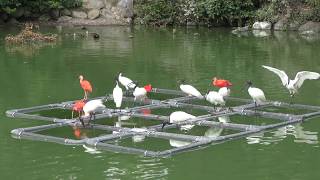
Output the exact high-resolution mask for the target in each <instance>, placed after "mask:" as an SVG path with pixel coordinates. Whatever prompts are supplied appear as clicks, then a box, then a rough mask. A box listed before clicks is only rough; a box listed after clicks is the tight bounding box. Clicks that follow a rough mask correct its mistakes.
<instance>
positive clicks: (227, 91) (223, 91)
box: [218, 87, 230, 97]
mask: <svg viewBox="0 0 320 180" xmlns="http://www.w3.org/2000/svg"><path fill="white" fill-rule="evenodd" d="M218 93H219V94H220V95H222V96H223V97H228V96H230V89H229V88H228V87H222V88H220V89H219V91H218Z"/></svg>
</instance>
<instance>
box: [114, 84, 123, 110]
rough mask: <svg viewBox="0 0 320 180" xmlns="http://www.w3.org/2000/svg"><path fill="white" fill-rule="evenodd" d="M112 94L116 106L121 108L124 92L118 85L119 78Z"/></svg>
mask: <svg viewBox="0 0 320 180" xmlns="http://www.w3.org/2000/svg"><path fill="white" fill-rule="evenodd" d="M112 96H113V101H114V103H115V104H116V107H117V108H120V107H121V104H122V97H123V92H122V89H121V88H120V87H119V85H118V80H116V86H115V87H114V88H113V92H112Z"/></svg>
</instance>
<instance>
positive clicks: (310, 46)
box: [0, 26, 320, 180]
mask: <svg viewBox="0 0 320 180" xmlns="http://www.w3.org/2000/svg"><path fill="white" fill-rule="evenodd" d="M88 30H89V32H98V33H99V34H100V35H101V38H100V39H99V40H94V39H93V38H90V37H89V38H83V37H79V36H76V37H75V38H74V37H73V35H72V34H73V33H74V32H76V33H83V34H84V32H85V31H83V30H81V29H80V28H61V27H58V28H55V27H51V28H45V27H43V28H41V31H42V32H53V33H58V35H59V40H58V41H57V42H56V43H55V44H46V45H44V44H34V45H32V46H30V45H23V46H12V45H7V44H5V43H4V41H3V39H4V37H5V35H6V34H8V33H16V32H17V31H18V29H16V28H14V27H6V26H2V27H0V39H2V41H0V82H1V84H2V88H1V89H0V94H1V98H0V112H2V115H1V122H0V137H1V140H0V153H1V155H0V177H1V179H196V178H202V179H213V178H214V179H272V180H276V179H279V180H283V179H308V180H311V179H319V177H320V173H319V171H318V167H319V166H320V161H319V160H320V159H319V157H320V156H319V155H320V154H319V142H318V132H319V129H320V128H319V127H320V121H319V120H320V118H314V119H312V120H311V121H308V122H305V123H303V124H297V125H291V126H287V127H283V128H280V129H277V130H274V131H271V132H265V133H261V134H256V135H253V136H250V137H247V138H242V139H239V140H235V141H230V142H226V143H223V144H218V145H216V146H209V147H207V148H205V149H202V150H197V151H191V152H186V153H182V154H178V155H175V156H173V157H169V158H145V157H141V156H137V155H128V154H122V153H113V152H101V153H94V154H92V153H89V152H88V150H86V149H85V148H83V147H82V146H64V145H59V144H54V143H46V142H37V141H30V140H17V139H14V138H12V137H11V135H10V130H12V129H15V128H20V127H29V126H35V125H42V124H45V123H44V122H39V121H30V120H23V119H12V118H7V117H5V114H4V112H5V111H6V110H8V109H14V108H22V107H30V106H35V105H42V104H48V103H55V102H62V101H66V100H71V99H79V98H81V96H82V90H81V89H80V87H79V82H78V79H77V77H78V75H79V74H83V75H84V76H85V77H86V78H87V79H89V80H90V81H91V82H92V84H93V86H94V90H93V94H92V96H101V95H104V94H106V93H111V92H112V89H113V87H114V83H113V79H114V77H115V75H116V74H117V73H118V72H120V71H121V72H123V73H124V74H125V75H126V76H128V77H130V78H132V79H136V80H138V81H139V82H140V83H141V84H147V83H151V84H152V85H153V86H154V87H161V88H168V89H177V87H178V86H177V80H179V79H185V80H187V82H188V83H190V84H192V85H194V86H195V87H197V88H198V89H200V90H201V91H202V92H206V91H207V89H208V84H209V82H210V80H211V78H212V77H213V76H220V77H223V78H226V79H230V80H231V81H232V82H233V84H234V87H233V88H232V95H233V96H236V97H245V98H249V96H248V94H247V92H246V89H244V83H245V81H246V80H249V79H250V80H252V81H253V82H254V84H255V86H257V87H260V88H261V89H263V90H264V91H265V94H266V96H267V99H270V100H279V101H289V95H288V92H287V90H286V89H285V88H284V87H282V85H281V84H280V81H279V79H278V78H277V77H276V76H275V75H273V74H271V73H270V72H269V71H267V70H265V69H263V68H261V65H269V66H274V67H278V68H280V69H283V70H285V71H286V72H287V73H288V75H289V76H290V77H292V78H293V77H294V76H295V73H296V72H297V71H300V70H310V71H317V72H320V61H319V52H320V41H319V40H318V39H310V38H303V37H300V36H299V35H297V34H296V33H283V32H275V33H271V34H270V35H269V36H266V37H256V36H255V35H256V34H255V35H254V34H251V33H249V34H243V35H241V36H238V35H234V34H232V33H231V30H230V29H206V28H200V29H197V28H189V29H186V28H178V29H177V31H176V33H175V34H173V33H172V29H152V28H144V27H143V28H142V27H136V28H128V27H90V28H88ZM131 35H132V36H133V38H130V36H131ZM319 89H320V82H319V81H309V82H306V83H305V84H304V85H303V87H302V88H301V90H300V93H299V94H298V95H297V96H296V98H295V99H294V101H295V102H296V103H302V104H312V105H318V106H319V105H320V92H319ZM235 119H236V121H238V122H239V121H242V120H243V121H246V122H250V121H251V120H252V121H253V122H254V121H256V119H252V118H251V119H250V118H245V119H244V118H243V119H241V118H240V119H239V118H237V117H235ZM231 120H232V119H231ZM137 121H139V120H137ZM113 122H114V123H115V122H116V120H113ZM131 122H134V120H132V121H131ZM139 123H140V124H141V122H139ZM65 131H69V132H65ZM194 131H196V132H195V133H197V134H199V133H203V134H205V131H206V129H200V130H194ZM48 133H50V132H48ZM51 133H53V134H55V135H56V134H57V133H58V134H59V133H61V134H60V136H64V135H66V136H67V135H70V136H72V135H73V129H72V128H64V129H63V132H62V131H61V130H58V131H54V132H51ZM94 133H96V134H99V132H94ZM94 133H93V135H95V134H94ZM223 133H225V134H227V133H228V132H227V131H226V132H222V134H223ZM88 134H90V133H88ZM90 135H92V134H90ZM128 141H130V143H129V144H133V145H135V144H136V145H137V146H138V145H139V144H138V143H141V142H132V141H131V139H129V140H128ZM145 141H146V142H147V144H146V145H145V146H148V147H152V148H157V147H159V149H161V148H164V147H165V146H169V147H170V143H169V142H168V141H165V142H163V141H159V140H157V141H154V142H153V141H150V140H148V139H147V140H145ZM115 143H121V142H115ZM148 143H149V144H148Z"/></svg>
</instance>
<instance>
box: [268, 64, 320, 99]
mask: <svg viewBox="0 0 320 180" xmlns="http://www.w3.org/2000/svg"><path fill="white" fill-rule="evenodd" d="M262 67H264V68H266V69H268V70H269V71H271V72H273V73H275V74H276V75H278V76H279V77H280V79H281V82H282V85H283V86H284V87H286V88H287V89H288V90H289V92H290V96H291V97H293V96H294V95H295V94H296V93H297V92H298V89H299V88H300V87H301V86H302V84H303V82H304V80H307V79H319V78H320V74H319V73H316V72H310V71H300V72H298V73H297V74H296V77H295V78H294V80H291V79H289V77H288V75H287V74H286V73H285V72H284V71H282V70H279V69H276V68H273V67H270V66H262Z"/></svg>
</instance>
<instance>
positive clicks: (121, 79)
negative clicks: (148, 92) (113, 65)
mask: <svg viewBox="0 0 320 180" xmlns="http://www.w3.org/2000/svg"><path fill="white" fill-rule="evenodd" d="M118 80H119V82H120V83H121V84H122V85H123V86H124V87H125V88H126V89H127V90H128V89H133V88H134V87H136V84H135V83H134V82H133V81H132V80H131V79H129V78H127V77H124V76H122V73H119V76H118Z"/></svg>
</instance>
